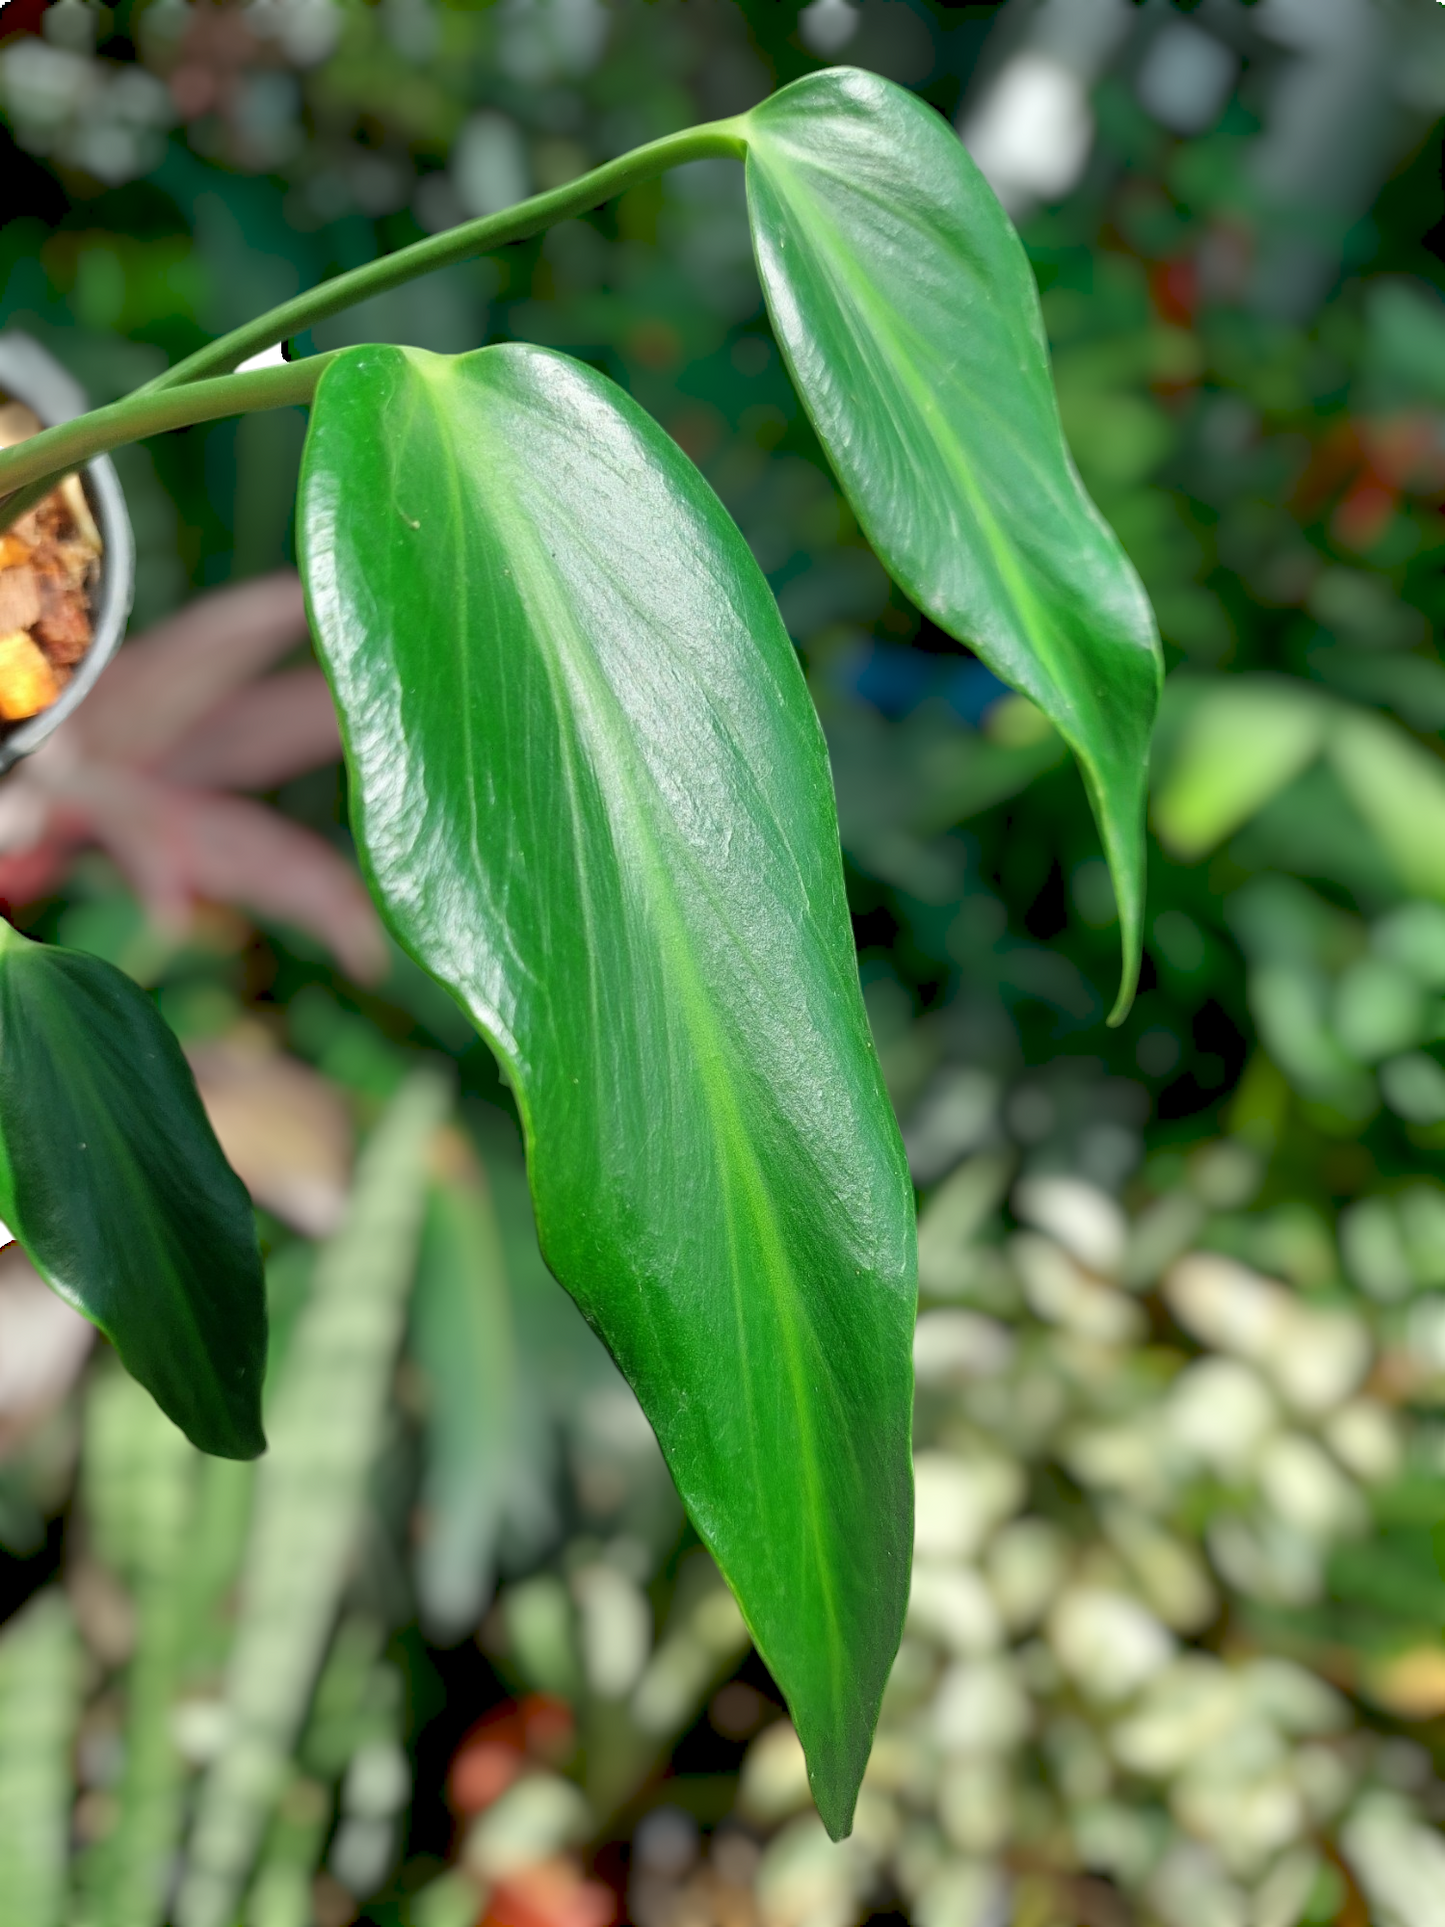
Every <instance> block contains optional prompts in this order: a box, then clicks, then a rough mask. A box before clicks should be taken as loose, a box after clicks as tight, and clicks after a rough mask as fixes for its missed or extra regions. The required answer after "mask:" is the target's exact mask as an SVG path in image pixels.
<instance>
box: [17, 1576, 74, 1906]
mask: <svg viewBox="0 0 1445 1927" xmlns="http://www.w3.org/2000/svg"><path fill="white" fill-rule="evenodd" d="M81 1677H82V1675H81V1656H80V1642H79V1640H78V1639H77V1638H76V1634H75V1625H74V1622H73V1620H72V1618H71V1614H70V1607H69V1605H68V1604H67V1602H66V1598H65V1595H64V1593H62V1592H60V1591H59V1590H58V1589H53V1588H52V1589H49V1590H47V1591H45V1592H42V1593H40V1594H39V1595H38V1597H36V1598H35V1599H32V1600H31V1602H30V1604H29V1605H28V1606H26V1607H25V1608H24V1609H23V1610H22V1611H21V1612H19V1613H18V1614H16V1616H15V1617H14V1618H13V1619H12V1620H11V1621H10V1623H9V1624H8V1625H7V1626H6V1628H5V1632H4V1635H3V1637H0V1913H3V1915H4V1917H5V1918H6V1919H7V1920H13V1921H16V1922H20V1921H23V1922H24V1923H25V1927H60V1922H61V1920H62V1919H63V1918H65V1917H66V1908H65V1898H66V1888H67V1885H68V1881H67V1860H68V1856H69V1848H70V1808H71V1801H72V1798H73V1788H72V1782H71V1774H70V1755H71V1749H72V1747H73V1745H74V1743H75V1729H76V1726H77V1724H78V1722H79V1719H80V1691H81Z"/></svg>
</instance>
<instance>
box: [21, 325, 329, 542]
mask: <svg viewBox="0 0 1445 1927" xmlns="http://www.w3.org/2000/svg"><path fill="white" fill-rule="evenodd" d="M333 359H334V356H333V355H310V356H308V357H307V359H306V360H305V361H291V362H286V363H285V364H283V366H281V367H280V368H258V369H255V370H254V371H253V372H252V373H251V374H249V375H224V376H222V377H221V379H220V380H219V381H193V382H188V383H187V384H186V386H185V387H184V388H178V389H156V388H138V389H137V390H136V392H135V393H134V394H133V395H126V396H124V397H123V398H122V399H121V400H120V401H115V402H112V403H111V404H110V406H109V407H108V408H96V409H93V410H92V411H91V413H90V414H88V415H78V416H77V417H76V418H75V420H74V421H70V422H62V423H61V424H60V426H59V427H58V428H47V429H46V430H45V431H44V433H43V434H40V435H32V436H31V437H30V439H29V440H28V441H24V442H17V443H16V444H15V446H14V447H13V448H7V449H5V450H3V451H0V495H3V496H7V497H9V500H8V501H3V502H0V528H3V527H4V525H5V524H6V523H8V522H11V521H13V520H14V518H15V516H16V515H18V514H23V512H24V509H25V507H26V506H27V505H28V503H29V502H31V501H33V500H34V499H35V498H36V496H37V495H43V494H44V493H45V492H46V490H47V489H49V488H50V487H52V486H53V485H54V483H56V482H58V481H59V480H60V478H61V477H62V476H63V475H68V474H69V473H70V472H71V470H72V469H76V468H79V467H80V466H81V465H82V463H85V462H88V461H90V460H91V459H92V457H93V456H96V455H104V454H105V453H106V452H107V451H108V450H109V449H112V448H119V447H120V446H121V445H122V444H123V443H125V442H138V441H143V440H144V439H145V437H146V436H147V435H158V434H160V433H161V432H162V431H163V430H165V429H167V428H188V427H190V426H191V424H192V423H194V422H212V421H218V420H220V418H221V417H222V416H225V415H248V414H252V413H254V412H255V411H257V410H258V409H262V408H290V407H294V406H295V405H296V404H297V403H298V402H302V403H304V402H309V401H310V400H311V398H312V396H313V395H314V394H315V393H316V384H317V382H318V381H319V380H320V379H321V373H322V370H323V369H325V368H326V367H328V366H329V364H330V363H331V361H332V360H333ZM16 490H22V491H24V500H21V499H20V498H18V497H17V496H16V494H15V491H16Z"/></svg>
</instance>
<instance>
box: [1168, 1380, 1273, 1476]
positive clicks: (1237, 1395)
mask: <svg viewBox="0 0 1445 1927" xmlns="http://www.w3.org/2000/svg"><path fill="white" fill-rule="evenodd" d="M1164 1409H1165V1418H1166V1423H1167V1426H1168V1430H1169V1433H1170V1436H1171V1437H1172V1438H1173V1439H1174V1440H1175V1441H1176V1442H1177V1444H1178V1445H1179V1446H1180V1447H1181V1448H1182V1449H1183V1450H1184V1451H1185V1452H1187V1453H1189V1454H1190V1455H1191V1456H1192V1457H1194V1458H1197V1459H1199V1460H1201V1461H1202V1462H1203V1463H1204V1464H1205V1465H1207V1466H1208V1467H1209V1468H1210V1470H1211V1471H1212V1472H1214V1473H1216V1474H1217V1475H1218V1476H1219V1477H1220V1478H1221V1479H1225V1480H1235V1479H1240V1478H1243V1477H1244V1476H1245V1475H1246V1474H1247V1473H1248V1472H1249V1470H1250V1469H1251V1467H1252V1466H1253V1465H1254V1462H1255V1460H1256V1459H1257V1457H1258V1455H1259V1452H1260V1448H1261V1446H1262V1445H1263V1443H1264V1441H1265V1440H1266V1439H1267V1438H1268V1437H1269V1435H1270V1434H1271V1433H1272V1432H1273V1431H1274V1430H1275V1429H1276V1427H1277V1426H1278V1424H1279V1408H1278V1406H1277V1404H1276V1402H1275V1399H1274V1396H1273V1394H1272V1393H1271V1392H1270V1389H1269V1387H1268V1386H1267V1385H1266V1384H1265V1382H1264V1380H1263V1379H1262V1378H1261V1377H1260V1375H1259V1373H1258V1372H1256V1371H1255V1370H1254V1369H1253V1368H1252V1367H1251V1366H1249V1365H1244V1364H1241V1363H1240V1362H1239V1361H1238V1360H1237V1359H1233V1358H1201V1359H1197V1360H1196V1361H1195V1362H1194V1363H1193V1364H1192V1365H1188V1366H1186V1367H1185V1369H1184V1370H1183V1371H1182V1372H1181V1373H1180V1374H1179V1376H1178V1378H1177V1379H1176V1380H1175V1381H1174V1384H1173V1386H1172V1387H1171V1388H1170V1392H1169V1397H1168V1398H1167V1400H1166V1401H1165V1408H1164Z"/></svg>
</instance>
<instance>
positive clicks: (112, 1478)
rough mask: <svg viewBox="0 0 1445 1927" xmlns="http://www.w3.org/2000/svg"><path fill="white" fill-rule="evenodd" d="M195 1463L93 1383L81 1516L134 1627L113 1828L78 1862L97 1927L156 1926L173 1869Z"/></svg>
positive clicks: (112, 1389)
mask: <svg viewBox="0 0 1445 1927" xmlns="http://www.w3.org/2000/svg"><path fill="white" fill-rule="evenodd" d="M200 1464H201V1461H200V1460H199V1459H198V1458H197V1456H196V1454H195V1452H194V1451H193V1450H192V1449H191V1447H190V1446H189V1445H188V1444H187V1443H186V1441H185V1439H184V1438H183V1437H182V1436H181V1434H180V1433H179V1432H178V1431H177V1430H176V1428H175V1426H174V1425H172V1424H171V1422H170V1420H169V1419H168V1418H167V1417H166V1416H165V1414H164V1413H163V1412H160V1411H157V1409H156V1407H155V1405H154V1404H153V1403H152V1402H151V1400H150V1399H148V1398H147V1397H146V1396H145V1394H144V1393H143V1392H142V1391H141V1390H140V1388H139V1387H138V1386H137V1385H135V1384H133V1383H132V1381H131V1380H130V1379H128V1378H126V1377H124V1376H123V1375H122V1374H121V1373H119V1372H114V1373H108V1374H104V1375H102V1376H101V1377H100V1378H99V1379H97V1380H96V1381H95V1383H94V1384H93V1385H92V1387H91V1391H90V1396H89V1399H88V1401H87V1410H86V1432H85V1475H86V1488H87V1492H86V1496H87V1499H88V1501H89V1503H88V1506H87V1514H88V1518H89V1521H90V1524H91V1528H92V1530H93V1531H94V1533H95V1539H96V1545H97V1549H98V1550H99V1551H100V1552H101V1555H102V1557H104V1558H105V1559H106V1561H107V1563H108V1564H109V1565H110V1566H111V1568H112V1570H114V1571H115V1572H116V1574H117V1575H118V1576H119V1577H120V1578H122V1579H124V1580H125V1581H126V1582H127V1584H128V1586H129V1587H130V1590H131V1593H132V1596H133V1598H134V1600H135V1605H136V1618H137V1626H136V1647H135V1653H134V1655H133V1657H132V1659H131V1662H130V1666H129V1668H128V1670H127V1675H126V1682H125V1683H126V1725H125V1756H124V1757H125V1764H124V1766H123V1768H122V1771H121V1776H120V1783H119V1785H118V1787H117V1789H116V1794H117V1802H118V1810H117V1814H116V1821H115V1825H114V1826H113V1827H112V1828H111V1830H110V1832H109V1833H108V1834H106V1835H105V1836H103V1837H102V1838H101V1839H100V1840H98V1841H97V1842H96V1843H95V1844H94V1846H92V1847H91V1849H90V1850H89V1853H88V1854H87V1856H86V1860H85V1863H84V1873H83V1884H84V1885H85V1886H86V1887H87V1889H88V1890H89V1895H90V1904H89V1907H88V1909H87V1911H86V1919H87V1920H88V1921H90V1922H93V1923H94V1927H159V1923H160V1922H161V1920H162V1919H163V1918H164V1916H165V1911H166V1901H167V1899H168V1897H169V1893H170V1887H171V1881H172V1878H173V1876H174V1873H175V1855H176V1848H177V1845H178V1843H179V1840H180V1832H181V1818H182V1810H183V1800H184V1792H185V1778H186V1774H185V1765H184V1762H183V1761H182V1759H181V1755H180V1752H179V1750H178V1748H177V1746H176V1743H175V1738H174V1734H173V1731H172V1713H173V1711H174V1703H175V1700H176V1698H177V1696H178V1691H179V1688H180V1685H181V1682H182V1679H183V1677H184V1669H185V1662H186V1658H187V1653H188V1649H189V1646H190V1642H191V1638H192V1635H193V1632H194V1631H195V1628H196V1620H195V1616H194V1610H193V1609H194V1606H195V1603H196V1602H195V1601H194V1600H193V1599H192V1598H191V1597H190V1587H189V1585H188V1583H187V1581H188V1576H189V1572H190V1566H191V1556H192V1552H193V1550H194V1541H193V1536H192V1529H193V1527H194V1524H195V1523H196V1522H195V1504H196V1497H197V1473H198V1471H199V1468H200Z"/></svg>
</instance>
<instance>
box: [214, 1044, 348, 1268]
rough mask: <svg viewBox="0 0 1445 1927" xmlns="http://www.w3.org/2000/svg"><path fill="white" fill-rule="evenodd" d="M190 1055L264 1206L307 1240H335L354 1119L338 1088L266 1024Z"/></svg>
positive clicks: (217, 1120) (225, 1146)
mask: <svg viewBox="0 0 1445 1927" xmlns="http://www.w3.org/2000/svg"><path fill="white" fill-rule="evenodd" d="M186 1054H187V1056H188V1057H189V1058H190V1061H191V1069H192V1070H193V1071H194V1072H195V1074H196V1083H197V1085H198V1086H199V1087H200V1092H201V1097H202V1100H203V1101H204V1103H205V1106H206V1112H207V1115H208V1116H209V1117H210V1120H211V1126H212V1129H213V1130H214V1131H215V1133H216V1136H217V1137H218V1138H219V1139H220V1140H221V1149H222V1150H223V1151H224V1152H225V1153H226V1158H227V1161H228V1162H229V1163H230V1165H231V1167H232V1169H233V1170H234V1171H236V1172H237V1173H238V1174H239V1176H240V1178H241V1180H242V1182H243V1183H244V1184H245V1186H246V1188H247V1190H248V1191H249V1192H250V1193H251V1196H252V1197H253V1198H254V1199H255V1200H256V1202H257V1204H259V1205H263V1206H264V1207H265V1209H266V1210H268V1211H272V1212H274V1213H275V1214H276V1216H277V1217H278V1218H280V1219H281V1220H282V1221H283V1223H285V1224H289V1225H290V1226H291V1228H292V1229H293V1230H294V1231H299V1232H301V1233H302V1234H303V1235H304V1236H306V1237H308V1238H325V1237H327V1236H329V1235H330V1233H331V1232H333V1231H334V1230H335V1229H336V1226H337V1224H338V1223H339V1221H340V1218H341V1214H342V1211H343V1209H344V1208H345V1204H346V1192H347V1186H348V1184H349V1182H350V1177H351V1150H352V1133H351V1118H350V1115H349V1113H348V1111H347V1108H346V1105H345V1103H344V1102H343V1100H342V1099H341V1097H340V1096H339V1095H338V1093H337V1091H336V1089H335V1087H334V1086H333V1085H330V1084H328V1083H327V1081H326V1079H325V1078H324V1077H321V1076H319V1075H318V1074H317V1073H316V1072H315V1071H313V1070H311V1069H309V1068H308V1066H307V1065H305V1064H301V1063H298V1062H297V1060H296V1059H295V1058H294V1057H287V1056H286V1055H285V1054H284V1053H283V1052H281V1051H279V1050H277V1049H276V1047H275V1045H274V1044H273V1043H272V1041H271V1039H270V1037H269V1036H268V1034H267V1033H266V1032H265V1030H263V1029H262V1028H261V1027H260V1026H259V1025H251V1024H247V1025H243V1026H241V1027H239V1028H238V1029H237V1030H235V1031H233V1032H232V1033H231V1034H230V1035H229V1036H228V1037H223V1038H221V1039H219V1040H218V1041H217V1042H215V1043H210V1044H199V1045H194V1046H192V1047H191V1048H190V1049H189V1050H188V1051H187V1053H186Z"/></svg>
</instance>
